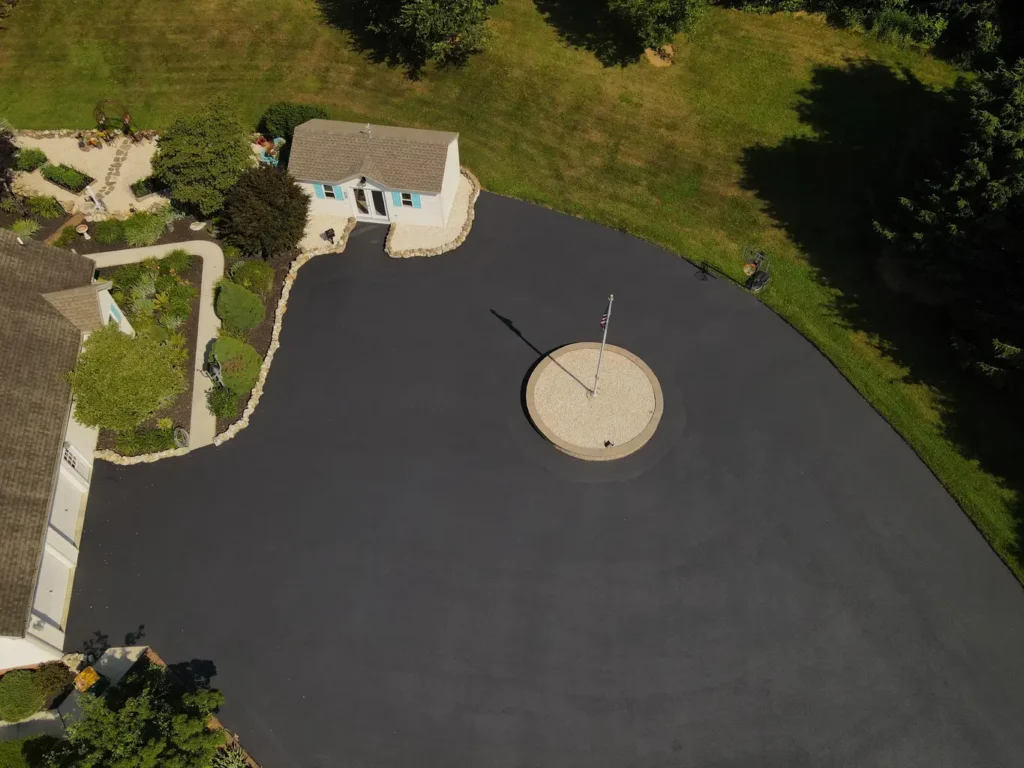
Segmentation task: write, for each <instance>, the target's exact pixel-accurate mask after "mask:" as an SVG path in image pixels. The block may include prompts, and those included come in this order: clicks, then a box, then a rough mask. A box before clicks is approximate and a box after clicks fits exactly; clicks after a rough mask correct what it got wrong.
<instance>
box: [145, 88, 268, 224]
mask: <svg viewBox="0 0 1024 768" xmlns="http://www.w3.org/2000/svg"><path fill="white" fill-rule="evenodd" d="M253 162H254V158H253V155H252V151H251V150H250V148H249V131H248V130H247V129H246V127H245V125H244V124H243V123H242V121H241V119H240V118H239V117H238V116H237V114H236V113H235V111H234V110H233V109H231V108H230V107H228V106H227V105H225V104H223V103H217V102H215V103H212V104H209V105H207V106H206V107H204V108H203V109H201V110H200V111H198V112H196V113H193V114H191V115H187V116H185V117H182V118H180V119H178V120H176V121H175V122H174V123H173V124H172V125H171V127H170V128H168V129H167V130H166V131H165V132H164V133H163V135H162V136H161V137H160V140H159V143H158V147H157V152H156V155H155V156H154V157H153V175H154V176H156V177H157V178H158V179H159V180H160V181H161V182H162V183H164V184H166V185H167V187H168V191H169V193H170V196H171V199H172V200H174V201H176V202H178V203H182V204H184V205H186V206H190V207H193V208H195V209H197V210H198V211H199V212H200V213H201V214H202V215H203V216H209V215H210V214H212V213H216V212H217V211H219V210H220V209H221V208H223V207H224V194H225V193H226V192H227V191H228V190H229V189H231V187H232V186H233V185H234V183H235V182H236V181H237V180H238V177H239V176H241V175H242V172H243V171H244V170H245V169H246V168H248V167H250V166H251V165H252V164H253Z"/></svg>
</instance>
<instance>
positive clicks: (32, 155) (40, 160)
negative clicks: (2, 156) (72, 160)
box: [14, 147, 47, 173]
mask: <svg viewBox="0 0 1024 768" xmlns="http://www.w3.org/2000/svg"><path fill="white" fill-rule="evenodd" d="M46 161H47V157H46V153H45V152H43V150H41V149H37V148H36V147H27V148H26V149H22V150H19V151H18V154H17V156H16V157H15V159H14V167H15V169H16V170H19V171H24V172H25V173H31V172H32V171H34V170H35V169H36V168H41V167H43V166H44V165H46Z"/></svg>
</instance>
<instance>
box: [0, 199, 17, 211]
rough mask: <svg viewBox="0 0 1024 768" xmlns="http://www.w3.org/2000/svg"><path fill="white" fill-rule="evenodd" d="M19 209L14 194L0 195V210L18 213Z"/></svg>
mask: <svg viewBox="0 0 1024 768" xmlns="http://www.w3.org/2000/svg"><path fill="white" fill-rule="evenodd" d="M19 210H21V209H20V207H19V205H18V198H17V197H15V196H14V195H0V211H3V212H4V213H18V211H19Z"/></svg>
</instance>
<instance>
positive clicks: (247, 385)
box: [212, 336, 263, 397]
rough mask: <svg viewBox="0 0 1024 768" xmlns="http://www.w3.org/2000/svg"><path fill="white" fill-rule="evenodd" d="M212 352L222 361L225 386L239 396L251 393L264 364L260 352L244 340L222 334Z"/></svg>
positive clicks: (221, 368) (221, 367) (214, 344)
mask: <svg viewBox="0 0 1024 768" xmlns="http://www.w3.org/2000/svg"><path fill="white" fill-rule="evenodd" d="M212 354H213V356H214V357H215V358H216V359H217V362H219V363H220V371H221V377H222V378H223V379H224V386H225V387H227V388H228V389H229V390H231V391H232V392H234V393H235V394H236V395H238V396H239V397H244V396H245V395H247V394H249V392H250V391H252V388H253V386H254V385H255V384H256V378H257V376H259V373H260V366H261V365H262V364H263V358H262V357H260V353H259V352H257V351H256V350H255V349H253V348H252V347H250V346H249V345H248V344H246V343H245V342H244V341H239V340H238V339H233V338H231V337H230V336H221V337H220V338H218V339H217V340H216V341H215V342H213V351H212Z"/></svg>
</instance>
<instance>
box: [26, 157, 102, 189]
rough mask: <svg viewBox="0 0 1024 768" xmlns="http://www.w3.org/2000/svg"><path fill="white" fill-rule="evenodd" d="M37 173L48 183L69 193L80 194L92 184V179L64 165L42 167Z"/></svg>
mask: <svg viewBox="0 0 1024 768" xmlns="http://www.w3.org/2000/svg"><path fill="white" fill-rule="evenodd" d="M39 172H40V173H41V174H43V178H44V179H46V180H47V181H48V182H50V183H51V184H56V185H57V186H58V187H63V188H64V189H66V190H68V191H69V192H76V193H77V192H81V191H82V190H83V189H85V188H86V187H87V186H88V185H89V184H90V183H92V177H90V176H88V175H86V174H84V173H82V172H81V171H79V170H78V169H77V168H72V167H71V166H70V165H65V164H64V163H61V164H60V165H51V164H47V165H44V166H43V167H42V169H41V170H40V171H39Z"/></svg>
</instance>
